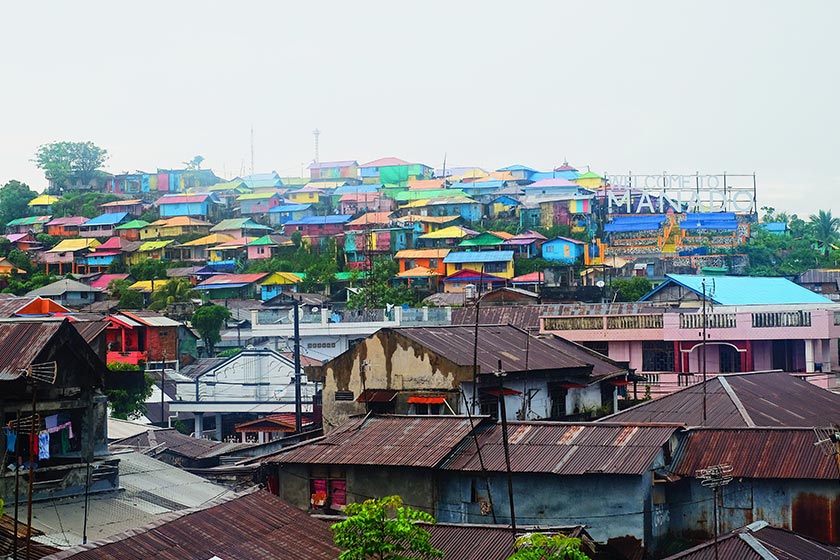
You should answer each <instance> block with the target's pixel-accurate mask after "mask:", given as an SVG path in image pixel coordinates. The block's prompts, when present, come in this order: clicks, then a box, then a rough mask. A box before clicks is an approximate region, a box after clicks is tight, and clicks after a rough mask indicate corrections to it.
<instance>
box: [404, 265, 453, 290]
mask: <svg viewBox="0 0 840 560" xmlns="http://www.w3.org/2000/svg"><path fill="white" fill-rule="evenodd" d="M442 277H443V274H441V273H440V272H437V271H436V270H432V269H431V268H426V267H425V266H415V267H414V268H410V269H408V270H406V271H405V272H398V273H397V275H396V276H395V280H394V281H395V282H398V283H402V284H405V285H406V286H408V287H409V288H414V289H418V290H425V291H429V292H437V291H438V286H439V284H440V279H441V278H442Z"/></svg>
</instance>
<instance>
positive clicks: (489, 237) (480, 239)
mask: <svg viewBox="0 0 840 560" xmlns="http://www.w3.org/2000/svg"><path fill="white" fill-rule="evenodd" d="M502 243H504V239H502V238H501V237H496V236H495V235H493V234H492V233H489V232H486V231H485V232H484V233H481V234H479V235H477V236H476V237H473V238H472V239H464V240H463V241H461V242H460V243H459V244H458V247H490V246H493V245H501V244H502Z"/></svg>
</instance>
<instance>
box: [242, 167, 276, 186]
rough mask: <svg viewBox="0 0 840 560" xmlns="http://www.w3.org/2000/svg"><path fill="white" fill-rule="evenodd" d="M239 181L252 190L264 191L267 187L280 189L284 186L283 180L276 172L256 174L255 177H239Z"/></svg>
mask: <svg viewBox="0 0 840 560" xmlns="http://www.w3.org/2000/svg"><path fill="white" fill-rule="evenodd" d="M238 179H239V180H241V181H244V182H245V184H246V185H247V186H248V187H249V188H251V189H262V188H266V187H274V188H278V187H282V186H283V180H282V179H281V178H280V175H278V174H277V172H276V171H272V172H270V173H254V174H253V175H246V176H245V177H238Z"/></svg>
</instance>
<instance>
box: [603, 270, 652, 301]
mask: <svg viewBox="0 0 840 560" xmlns="http://www.w3.org/2000/svg"><path fill="white" fill-rule="evenodd" d="M612 288H613V292H614V293H615V294H616V298H615V299H616V301H639V300H640V299H641V298H642V296H644V295H645V294H647V293H648V292H649V291H651V290H652V289H653V284H652V283H651V281H650V280H648V279H647V278H645V277H644V276H634V277H633V278H618V279H616V280H613V283H612Z"/></svg>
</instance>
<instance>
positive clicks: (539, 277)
mask: <svg viewBox="0 0 840 560" xmlns="http://www.w3.org/2000/svg"><path fill="white" fill-rule="evenodd" d="M510 281H511V282H513V283H516V282H518V283H521V284H538V283H540V282H542V281H543V273H542V272H529V273H528V274H523V275H522V276H516V277H515V278H511V279H510Z"/></svg>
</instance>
